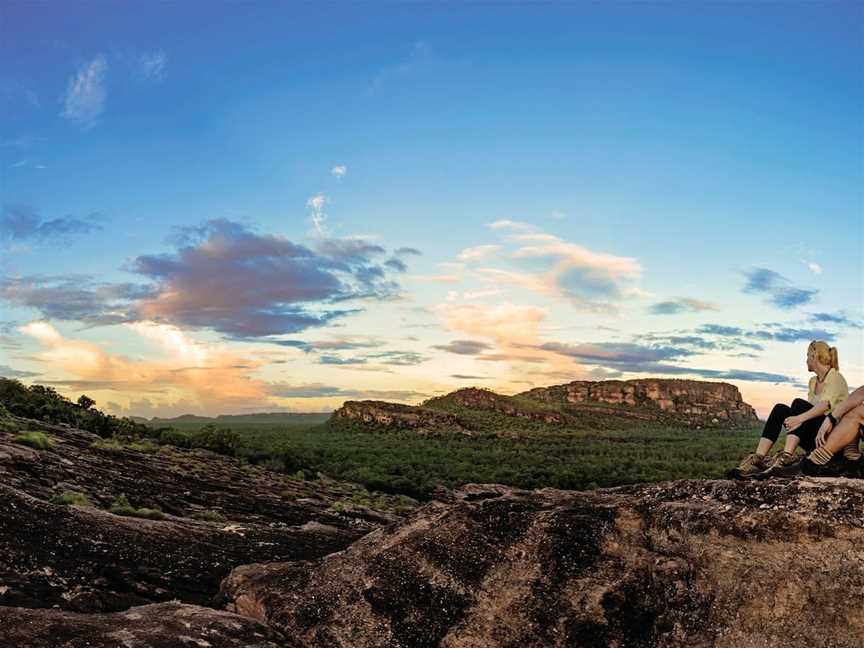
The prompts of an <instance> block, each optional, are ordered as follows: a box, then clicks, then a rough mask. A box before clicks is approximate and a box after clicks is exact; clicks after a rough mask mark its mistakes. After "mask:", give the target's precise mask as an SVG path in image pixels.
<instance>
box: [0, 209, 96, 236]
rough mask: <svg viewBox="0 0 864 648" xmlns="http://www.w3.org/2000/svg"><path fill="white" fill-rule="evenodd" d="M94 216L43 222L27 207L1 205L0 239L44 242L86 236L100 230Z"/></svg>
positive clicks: (67, 217) (53, 219)
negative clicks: (85, 218) (78, 235)
mask: <svg viewBox="0 0 864 648" xmlns="http://www.w3.org/2000/svg"><path fill="white" fill-rule="evenodd" d="M95 220H96V218H95V215H92V216H91V217H90V218H89V219H87V220H84V219H81V218H74V217H72V216H62V217H60V218H52V219H50V220H45V219H43V218H42V217H41V216H39V214H38V213H36V211H35V210H34V209H33V208H32V207H28V206H27V205H9V204H7V205H3V209H2V211H0V239H4V238H5V239H7V240H11V241H45V240H48V239H56V238H61V237H64V236H67V235H71V234H86V233H88V232H92V231H95V230H98V229H100V226H99V225H98V223H96V222H95Z"/></svg>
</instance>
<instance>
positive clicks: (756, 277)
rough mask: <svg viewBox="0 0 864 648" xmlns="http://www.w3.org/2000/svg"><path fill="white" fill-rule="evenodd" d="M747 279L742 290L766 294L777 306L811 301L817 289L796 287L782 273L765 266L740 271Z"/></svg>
mask: <svg viewBox="0 0 864 648" xmlns="http://www.w3.org/2000/svg"><path fill="white" fill-rule="evenodd" d="M742 274H743V275H744V277H745V278H746V279H747V283H746V284H745V285H744V288H743V289H742V292H745V293H761V294H764V295H767V297H768V301H769V302H770V303H772V304H774V305H775V306H777V307H778V308H783V309H787V310H788V309H791V308H795V307H797V306H802V305H804V304H808V303H810V302H811V301H813V298H814V297H815V296H816V295H817V294H818V292H819V291H818V290H808V289H806V288H797V287H795V286H793V285H792V282H791V281H789V280H788V279H787V278H786V277H784V276H783V275H781V274H779V273H777V272H774V271H773V270H769V269H767V268H751V269H750V270H746V271H744V272H742Z"/></svg>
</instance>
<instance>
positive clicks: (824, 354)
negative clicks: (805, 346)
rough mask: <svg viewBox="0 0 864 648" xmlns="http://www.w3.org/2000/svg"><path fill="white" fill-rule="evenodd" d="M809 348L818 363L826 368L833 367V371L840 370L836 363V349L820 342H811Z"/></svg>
mask: <svg viewBox="0 0 864 648" xmlns="http://www.w3.org/2000/svg"><path fill="white" fill-rule="evenodd" d="M810 348H811V349H813V353H814V354H815V355H816V359H817V360H818V361H819V362H820V363H822V364H823V365H826V366H828V367H834V369H839V368H840V365H839V363H838V362H837V347H832V346H829V345H828V343H827V342H823V341H822V340H813V341H812V342H811V343H810Z"/></svg>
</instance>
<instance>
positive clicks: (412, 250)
mask: <svg viewBox="0 0 864 648" xmlns="http://www.w3.org/2000/svg"><path fill="white" fill-rule="evenodd" d="M393 254H395V255H397V256H400V255H403V254H416V255H420V254H423V253H422V252H421V251H420V250H418V249H417V248H413V247H400V248H397V249H396V251H395V252H393Z"/></svg>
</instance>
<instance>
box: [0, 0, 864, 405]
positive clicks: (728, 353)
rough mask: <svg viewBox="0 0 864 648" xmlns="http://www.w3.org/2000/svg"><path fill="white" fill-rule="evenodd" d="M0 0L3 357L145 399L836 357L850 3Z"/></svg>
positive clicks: (854, 124) (325, 394)
mask: <svg viewBox="0 0 864 648" xmlns="http://www.w3.org/2000/svg"><path fill="white" fill-rule="evenodd" d="M0 8H2V21H3V23H4V25H5V28H4V29H3V38H2V55H3V60H4V62H5V65H3V66H2V69H0V116H2V119H0V169H2V172H0V180H2V186H0V191H2V203H3V212H2V215H0V255H2V256H0V282H2V283H0V313H2V315H0V325H2V331H0V373H3V372H4V371H5V373H6V375H14V376H18V377H20V378H22V379H24V380H26V381H33V382H46V383H49V384H53V385H55V386H57V388H58V389H60V390H61V391H63V392H64V393H67V394H69V395H71V396H77V394H78V393H80V392H82V391H87V393H88V394H90V395H91V396H94V397H95V398H96V399H97V401H98V402H99V404H100V405H102V406H105V407H110V408H111V409H112V411H116V412H119V413H129V412H132V413H138V414H145V415H151V414H154V413H157V414H169V413H181V412H183V411H199V412H211V413H222V412H239V411H249V410H260V409H267V410H274V409H279V408H290V409H294V410H318V409H328V408H331V407H334V406H338V404H339V403H340V402H341V401H342V400H344V399H345V398H364V397H370V398H377V397H381V398H387V399H388V400H401V401H404V402H417V401H419V400H421V399H422V398H424V397H427V396H431V395H434V394H438V393H442V392H446V391H450V390H451V389H453V388H456V387H459V386H466V385H468V384H478V385H484V386H489V387H492V388H494V389H496V390H498V391H501V392H503V393H515V392H518V391H521V390H524V389H527V388H529V387H531V386H538V385H549V384H559V383H562V382H567V381H569V380H574V379H598V378H600V379H602V378H636V377H646V376H648V375H658V376H664V375H665V376H669V377H691V378H702V379H721V380H728V381H730V382H733V383H734V384H736V385H738V386H739V388H740V389H741V390H742V393H743V394H744V397H745V399H747V400H748V401H750V402H752V403H754V404H755V405H756V406H757V407H758V408H759V409H760V411H763V412H764V410H765V409H766V408H768V407H770V405H771V404H772V403H773V402H775V401H776V400H788V399H790V398H791V397H793V396H795V395H796V394H797V393H798V392H800V390H801V384H802V383H805V384H806V378H807V374H806V367H805V366H804V363H803V358H804V354H805V351H806V345H807V343H808V342H809V341H810V340H811V339H814V338H822V337H824V338H826V339H828V340H829V341H830V342H831V343H832V344H835V345H836V346H837V347H838V349H839V351H840V360H841V370H842V371H843V372H844V374H845V375H846V377H847V380H848V381H849V383H850V385H853V386H855V385H859V384H861V383H862V382H864V342H862V338H864V335H862V330H864V329H862V322H864V303H862V302H864V297H862V294H864V267H862V257H864V254H862V250H864V233H862V230H864V225H862V223H864V195H862V186H864V182H862V181H864V173H862V159H864V156H862V153H864V120H862V114H864V111H862V109H864V85H862V79H864V74H862V72H864V69H862V68H864V65H862V62H864V9H862V5H861V4H860V3H752V4H747V3H658V4H653V3H638V4H636V3H629V4H624V3H615V4H613V3H609V4H605V5H600V4H595V3H590V4H589V3H585V4H575V3H568V4H563V3H562V4H555V3H549V4H543V5H540V4H533V5H532V4H525V3H508V4H492V3H484V4H479V3H478V4H472V5H459V4H455V3H454V4H448V5H442V4H435V5H433V4H422V3H412V4H408V3H399V4H396V3H394V4H388V3H377V4H375V5H372V4H371V3H363V4H359V3H326V4H321V3H319V4H318V5H315V6H313V5H312V4H300V3H295V4H286V3H266V2H249V3H227V2H225V3H198V2H189V3H174V4H168V3H138V2H135V3H132V2H126V3H108V2H98V3H97V2H86V3H85V2H69V3H64V4H63V5H62V6H61V5H57V6H49V5H44V4H35V3H24V2H8V1H7V2H2V4H0ZM400 250H401V251H400ZM757 347H758V348H757ZM178 376H180V378H178Z"/></svg>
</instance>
